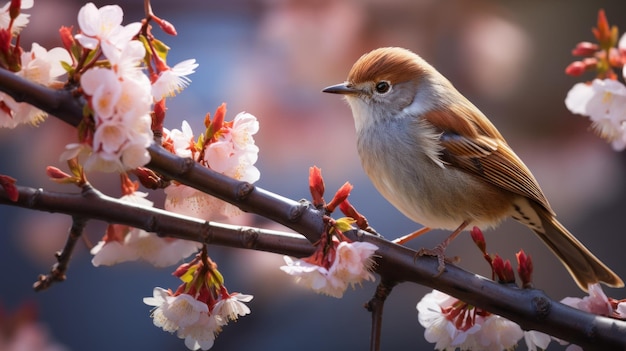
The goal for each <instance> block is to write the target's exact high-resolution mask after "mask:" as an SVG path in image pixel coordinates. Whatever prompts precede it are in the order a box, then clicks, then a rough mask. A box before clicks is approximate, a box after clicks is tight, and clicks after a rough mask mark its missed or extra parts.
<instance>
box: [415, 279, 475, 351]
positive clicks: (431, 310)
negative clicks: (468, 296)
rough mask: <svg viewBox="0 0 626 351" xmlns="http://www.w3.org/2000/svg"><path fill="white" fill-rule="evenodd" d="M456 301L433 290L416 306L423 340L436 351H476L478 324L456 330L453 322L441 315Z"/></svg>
mask: <svg viewBox="0 0 626 351" xmlns="http://www.w3.org/2000/svg"><path fill="white" fill-rule="evenodd" d="M456 302H458V300H457V299H455V298H453V297H452V296H449V295H447V294H444V293H442V292H440V291H437V290H433V291H432V292H430V293H428V294H426V295H425V296H424V297H423V298H422V300H421V301H420V302H419V303H418V304H417V311H418V320H419V323H420V324H421V325H422V326H423V327H424V328H425V331H424V338H425V339H426V341H428V342H430V343H434V344H435V349H436V350H456V348H457V347H458V348H460V349H462V350H471V349H478V348H477V347H475V346H476V345H478V344H477V341H476V338H475V334H476V333H477V332H478V331H480V328H481V325H480V324H476V323H475V324H472V325H464V327H463V328H458V327H457V326H456V325H455V324H454V322H453V321H451V320H449V319H448V318H447V316H446V315H445V314H444V313H443V310H444V309H446V308H450V307H452V306H453V305H454V304H455V303H456Z"/></svg>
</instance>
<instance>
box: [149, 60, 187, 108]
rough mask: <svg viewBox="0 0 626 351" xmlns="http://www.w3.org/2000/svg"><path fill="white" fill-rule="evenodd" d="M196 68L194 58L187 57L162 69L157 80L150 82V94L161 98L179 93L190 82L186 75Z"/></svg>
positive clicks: (158, 98) (155, 97)
mask: <svg viewBox="0 0 626 351" xmlns="http://www.w3.org/2000/svg"><path fill="white" fill-rule="evenodd" d="M196 68H198V64H197V63H196V60H195V59H189V60H185V61H182V62H179V63H177V64H176V65H174V67H172V68H169V69H166V70H165V71H162V72H161V73H160V74H159V77H158V78H157V80H156V81H155V82H154V83H152V96H153V97H154V99H155V100H161V99H163V98H165V97H171V96H174V95H176V94H178V93H180V92H181V91H182V90H183V89H184V88H186V87H187V86H188V85H189V83H190V82H191V80H190V79H189V78H188V77H187V76H188V75H190V74H192V73H194V72H195V69H196Z"/></svg>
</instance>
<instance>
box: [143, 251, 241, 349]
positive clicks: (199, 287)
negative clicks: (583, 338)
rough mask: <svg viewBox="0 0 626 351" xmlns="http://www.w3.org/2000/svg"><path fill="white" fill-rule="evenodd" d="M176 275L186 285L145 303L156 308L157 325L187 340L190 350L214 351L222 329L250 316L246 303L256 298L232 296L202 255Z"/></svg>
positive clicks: (161, 291)
mask: <svg viewBox="0 0 626 351" xmlns="http://www.w3.org/2000/svg"><path fill="white" fill-rule="evenodd" d="M203 254H204V252H203ZM174 274H175V275H176V276H178V277H179V278H181V280H182V281H183V284H181V286H180V287H179V288H178V289H177V290H176V292H172V291H170V290H165V289H163V288H158V287H157V288H155V289H154V291H153V296H152V297H146V298H144V299H143V301H144V303H145V304H146V305H148V306H153V307H154V308H153V310H152V313H151V317H152V320H153V322H154V325H155V326H157V327H159V328H162V329H163V330H164V331H167V332H170V333H176V335H177V336H178V337H179V338H181V339H185V346H187V348H189V349H190V350H199V349H202V350H208V349H210V348H211V347H213V343H214V342H215V338H216V336H217V335H218V334H219V333H220V331H221V330H222V327H224V326H226V325H227V324H228V322H229V321H235V320H237V319H238V318H239V317H240V316H245V315H247V314H249V313H250V308H248V306H247V305H246V304H245V302H250V301H251V300H252V298H253V296H252V295H246V294H240V293H229V292H228V290H227V289H226V287H225V286H224V282H223V278H222V276H221V274H220V273H219V272H218V271H217V267H216V266H215V264H214V263H212V262H208V261H207V259H206V257H204V258H202V255H199V256H198V257H196V259H195V260H194V261H193V262H191V263H189V264H183V265H181V266H180V267H179V268H178V269H177V270H176V272H175V273H174Z"/></svg>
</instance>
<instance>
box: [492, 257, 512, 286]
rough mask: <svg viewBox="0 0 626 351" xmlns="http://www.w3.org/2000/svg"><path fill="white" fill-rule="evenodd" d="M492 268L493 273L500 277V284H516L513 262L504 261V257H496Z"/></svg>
mask: <svg viewBox="0 0 626 351" xmlns="http://www.w3.org/2000/svg"><path fill="white" fill-rule="evenodd" d="M491 267H492V269H493V272H494V273H495V275H496V276H497V277H498V282H500V283H503V284H507V283H513V282H515V275H514V274H513V267H511V261H509V260H506V261H504V260H502V257H500V256H498V255H497V254H496V256H495V257H494V258H493V261H492V264H491Z"/></svg>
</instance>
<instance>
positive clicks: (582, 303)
mask: <svg viewBox="0 0 626 351" xmlns="http://www.w3.org/2000/svg"><path fill="white" fill-rule="evenodd" d="M588 292H589V295H588V296H585V297H583V298H582V299H581V298H578V297H566V298H564V299H562V300H561V303H563V304H565V305H568V306H571V307H574V308H577V309H579V310H583V311H586V312H590V313H593V314H597V315H600V316H611V315H612V314H613V312H614V309H613V307H612V306H611V303H610V301H609V298H608V297H607V296H606V294H605V293H604V291H603V290H602V287H601V286H600V284H597V283H596V284H589V286H588Z"/></svg>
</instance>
